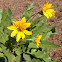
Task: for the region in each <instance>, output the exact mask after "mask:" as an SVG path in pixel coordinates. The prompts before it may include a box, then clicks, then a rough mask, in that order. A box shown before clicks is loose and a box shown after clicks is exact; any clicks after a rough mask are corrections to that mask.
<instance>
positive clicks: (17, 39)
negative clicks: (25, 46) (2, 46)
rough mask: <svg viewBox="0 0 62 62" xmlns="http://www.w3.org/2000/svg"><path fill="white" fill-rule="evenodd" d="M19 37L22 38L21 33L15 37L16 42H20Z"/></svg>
mask: <svg viewBox="0 0 62 62" xmlns="http://www.w3.org/2000/svg"><path fill="white" fill-rule="evenodd" d="M21 36H22V32H18V34H17V37H16V41H17V42H18V41H19V40H20V38H21Z"/></svg>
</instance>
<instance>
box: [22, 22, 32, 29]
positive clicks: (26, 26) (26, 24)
mask: <svg viewBox="0 0 62 62" xmlns="http://www.w3.org/2000/svg"><path fill="white" fill-rule="evenodd" d="M30 25H31V23H25V24H23V25H22V26H23V28H24V29H26V28H28V27H29V26H30Z"/></svg>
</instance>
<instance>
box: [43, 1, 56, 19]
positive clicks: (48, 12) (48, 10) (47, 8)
mask: <svg viewBox="0 0 62 62" xmlns="http://www.w3.org/2000/svg"><path fill="white" fill-rule="evenodd" d="M48 3H49V2H46V1H45V3H44V5H43V8H42V12H43V14H44V15H45V16H46V17H47V19H48V18H49V17H52V16H54V17H55V12H56V11H54V9H52V7H53V6H52V4H48Z"/></svg>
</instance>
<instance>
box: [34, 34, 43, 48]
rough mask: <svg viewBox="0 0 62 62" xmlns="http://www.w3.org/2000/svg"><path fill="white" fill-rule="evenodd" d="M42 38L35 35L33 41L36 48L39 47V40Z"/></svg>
mask: <svg viewBox="0 0 62 62" xmlns="http://www.w3.org/2000/svg"><path fill="white" fill-rule="evenodd" d="M41 38H42V35H39V34H38V35H37V37H36V39H35V44H36V46H37V48H38V47H39V43H40V39H41Z"/></svg>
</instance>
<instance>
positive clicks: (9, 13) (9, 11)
mask: <svg viewBox="0 0 62 62" xmlns="http://www.w3.org/2000/svg"><path fill="white" fill-rule="evenodd" d="M11 14H12V12H11V10H10V8H8V15H9V17H10V18H11Z"/></svg>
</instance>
